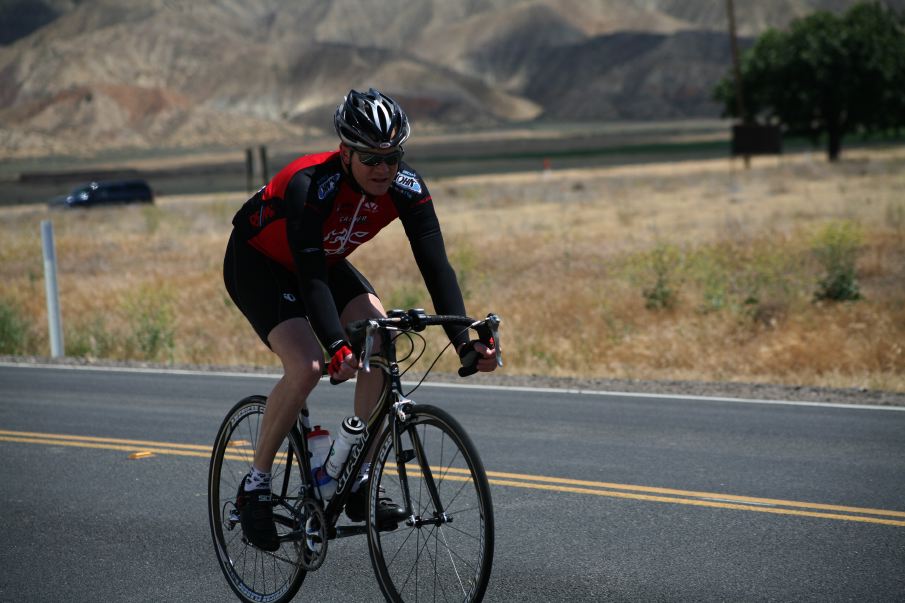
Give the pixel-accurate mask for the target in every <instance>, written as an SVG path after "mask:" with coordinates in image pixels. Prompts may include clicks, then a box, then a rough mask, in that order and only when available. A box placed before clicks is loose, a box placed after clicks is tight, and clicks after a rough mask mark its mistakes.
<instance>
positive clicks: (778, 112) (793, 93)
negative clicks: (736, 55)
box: [714, 2, 905, 161]
mask: <svg viewBox="0 0 905 603" xmlns="http://www.w3.org/2000/svg"><path fill="white" fill-rule="evenodd" d="M740 73H741V88H742V94H743V97H744V101H745V102H744V105H745V107H746V111H747V113H748V115H744V116H742V115H738V110H737V106H738V105H737V103H736V96H735V95H736V87H735V82H734V79H733V74H732V73H731V72H730V73H729V74H728V75H727V76H725V77H724V78H723V79H722V80H721V81H720V82H719V84H718V85H717V87H716V89H715V90H714V98H715V99H716V100H717V101H719V102H721V103H722V104H723V106H724V107H725V111H724V116H725V115H731V116H733V117H737V118H741V119H743V120H745V121H746V122H751V121H759V122H762V123H770V124H778V125H780V126H781V127H782V128H783V130H784V132H785V133H787V134H798V135H801V134H804V135H807V136H809V137H810V138H811V139H812V140H813V141H814V142H815V144H816V142H817V140H818V139H819V137H820V135H821V134H825V135H826V140H827V155H828V157H829V159H830V160H831V161H835V160H836V159H838V157H839V152H840V149H841V147H842V138H843V136H845V135H846V134H851V133H858V132H886V131H890V130H899V129H900V128H902V127H903V126H905V13H902V14H899V13H896V12H895V11H893V10H892V9H889V8H887V7H886V6H884V5H883V4H881V3H879V2H871V3H866V2H863V3H859V4H856V5H855V6H853V7H852V8H850V9H849V10H848V11H847V12H846V13H845V14H844V15H842V16H838V15H835V14H833V13H830V12H826V11H818V12H816V13H813V14H811V15H810V16H808V17H804V18H802V19H796V20H795V21H793V22H792V23H791V25H790V26H789V30H788V31H779V30H776V29H770V30H768V31H767V32H765V33H764V34H763V35H761V36H760V37H759V38H758V39H757V41H756V42H755V43H754V46H753V47H752V48H750V49H749V50H748V51H747V52H745V53H744V55H743V56H742V59H741V69H740Z"/></svg>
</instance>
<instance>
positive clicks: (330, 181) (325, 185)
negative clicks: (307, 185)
mask: <svg viewBox="0 0 905 603" xmlns="http://www.w3.org/2000/svg"><path fill="white" fill-rule="evenodd" d="M341 176H342V174H339V173H336V174H333V175H331V176H327V177H325V178H321V179H320V180H319V181H318V183H317V198H318V199H320V200H321V201H323V200H324V199H326V198H327V195H329V194H330V193H332V192H333V190H334V189H335V188H336V183H337V182H339V179H340V177H341Z"/></svg>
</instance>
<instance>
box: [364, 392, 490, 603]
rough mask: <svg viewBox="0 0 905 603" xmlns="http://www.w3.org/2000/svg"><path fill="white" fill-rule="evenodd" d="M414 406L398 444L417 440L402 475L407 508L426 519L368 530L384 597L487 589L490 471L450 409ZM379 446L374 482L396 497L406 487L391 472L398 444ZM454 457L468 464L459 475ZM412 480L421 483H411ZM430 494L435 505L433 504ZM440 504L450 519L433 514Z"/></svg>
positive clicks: (471, 596)
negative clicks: (413, 465)
mask: <svg viewBox="0 0 905 603" xmlns="http://www.w3.org/2000/svg"><path fill="white" fill-rule="evenodd" d="M415 408H416V410H415V411H414V412H413V419H412V424H411V428H410V430H408V434H409V435H408V438H407V439H406V442H405V443H404V444H402V443H400V446H403V447H404V448H405V449H411V447H412V446H414V447H415V450H416V451H417V454H418V457H417V458H418V461H417V464H418V468H417V469H416V470H415V471H407V472H406V476H407V479H408V481H409V489H408V490H409V495H410V497H411V500H410V502H411V505H412V511H413V513H414V515H415V516H416V517H418V518H420V520H422V521H423V523H422V521H419V522H418V523H417V524H415V525H406V526H405V527H403V526H402V525H400V527H399V528H397V530H395V531H390V532H379V531H376V530H372V531H370V532H369V541H370V542H371V553H372V560H373V562H374V569H375V571H377V573H378V577H379V578H380V580H379V583H380V586H381V589H382V590H383V592H384V594H385V595H386V596H387V598H388V599H404V600H406V601H410V600H412V601H419V600H420V601H425V600H433V601H446V600H454V601H461V600H463V599H464V600H465V601H473V600H478V599H479V598H481V597H482V596H483V593H484V590H485V589H486V585H487V580H488V578H489V572H490V563H491V561H492V557H493V550H492V546H493V534H492V531H493V527H492V526H493V523H492V521H493V520H492V507H491V502H490V499H489V486H488V484H487V478H486V476H485V475H484V472H483V468H482V467H481V464H480V459H479V458H478V457H477V455H476V453H475V452H474V448H473V446H472V445H471V444H470V443H468V442H465V438H466V436H464V435H463V432H461V428H460V427H458V425H457V424H456V425H453V423H454V420H453V419H452V418H451V417H449V416H448V414H446V413H445V412H444V411H441V410H440V409H435V408H433V407H418V406H416V407H415ZM425 408H429V409H430V410H429V411H426V410H423V409H425ZM383 437H384V438H387V437H389V436H388V435H385V436H383ZM413 438H418V439H419V440H420V451H419V446H415V445H414V441H412V444H409V440H412V439H413ZM379 450H381V454H380V457H379V459H378V460H377V462H376V463H375V466H374V476H373V479H375V480H376V482H375V483H374V484H372V489H376V488H377V487H379V486H383V487H384V488H385V489H386V491H387V495H388V496H390V497H393V498H394V499H395V497H396V496H399V495H401V492H402V490H403V488H402V485H403V484H401V483H400V482H401V478H400V475H399V474H398V472H397V471H396V465H395V459H396V450H395V447H394V445H393V444H392V441H391V440H390V441H389V442H388V441H387V440H386V439H383V440H381V442H380V443H379ZM457 464H458V465H462V466H464V467H466V468H467V469H466V471H467V473H466V476H467V477H466V476H463V477H465V479H464V480H463V479H462V477H460V475H459V473H460V472H462V469H460V468H458V467H455V465H457ZM428 475H430V476H431V477H432V479H433V482H434V483H433V485H431V484H430V483H429V482H428V477H427V476H428ZM413 479H419V480H420V481H421V482H423V483H419V484H418V486H417V487H415V484H414V482H413ZM444 482H458V483H455V484H452V483H449V484H447V485H444ZM372 491H374V490H372ZM428 492H431V494H430V495H428ZM438 497H439V500H438ZM435 501H437V502H439V508H434V506H435V505H434V503H435ZM397 502H399V501H397ZM440 509H442V510H443V511H444V512H445V513H446V514H447V515H448V516H449V521H447V520H446V519H444V518H443V516H440V515H438V513H439V511H440ZM413 533H414V536H413V535H412V534H413Z"/></svg>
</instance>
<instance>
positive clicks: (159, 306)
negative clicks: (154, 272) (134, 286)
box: [126, 287, 176, 360]
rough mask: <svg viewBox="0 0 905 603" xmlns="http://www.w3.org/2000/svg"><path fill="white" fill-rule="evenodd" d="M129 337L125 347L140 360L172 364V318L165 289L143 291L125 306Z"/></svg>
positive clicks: (170, 301)
mask: <svg viewBox="0 0 905 603" xmlns="http://www.w3.org/2000/svg"><path fill="white" fill-rule="evenodd" d="M126 311H127V313H128V316H129V319H130V330H131V336H130V338H129V341H128V345H127V347H128V348H129V349H130V350H133V351H134V352H137V354H138V356H139V358H141V359H143V360H159V359H161V356H162V355H166V359H167V360H172V358H173V350H174V348H175V333H176V328H175V320H174V319H175V316H174V313H173V300H172V295H171V294H170V293H169V292H168V291H167V290H166V289H154V288H152V287H144V288H142V289H141V290H139V292H138V293H137V294H135V295H134V296H133V297H132V298H131V299H130V300H128V301H127V302H126Z"/></svg>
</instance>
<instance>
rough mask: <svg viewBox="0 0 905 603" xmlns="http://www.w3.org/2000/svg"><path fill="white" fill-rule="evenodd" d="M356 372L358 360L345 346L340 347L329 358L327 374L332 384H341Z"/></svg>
mask: <svg viewBox="0 0 905 603" xmlns="http://www.w3.org/2000/svg"><path fill="white" fill-rule="evenodd" d="M357 370H358V359H357V358H356V357H355V356H354V355H353V354H352V350H351V349H350V348H349V346H347V345H343V346H342V347H340V348H339V349H338V350H336V352H335V353H334V354H333V356H332V357H331V358H330V364H329V366H327V374H329V375H330V380H331V381H332V382H333V383H342V382H343V381H348V380H349V379H351V378H352V377H354V376H355V372H356V371H357Z"/></svg>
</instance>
